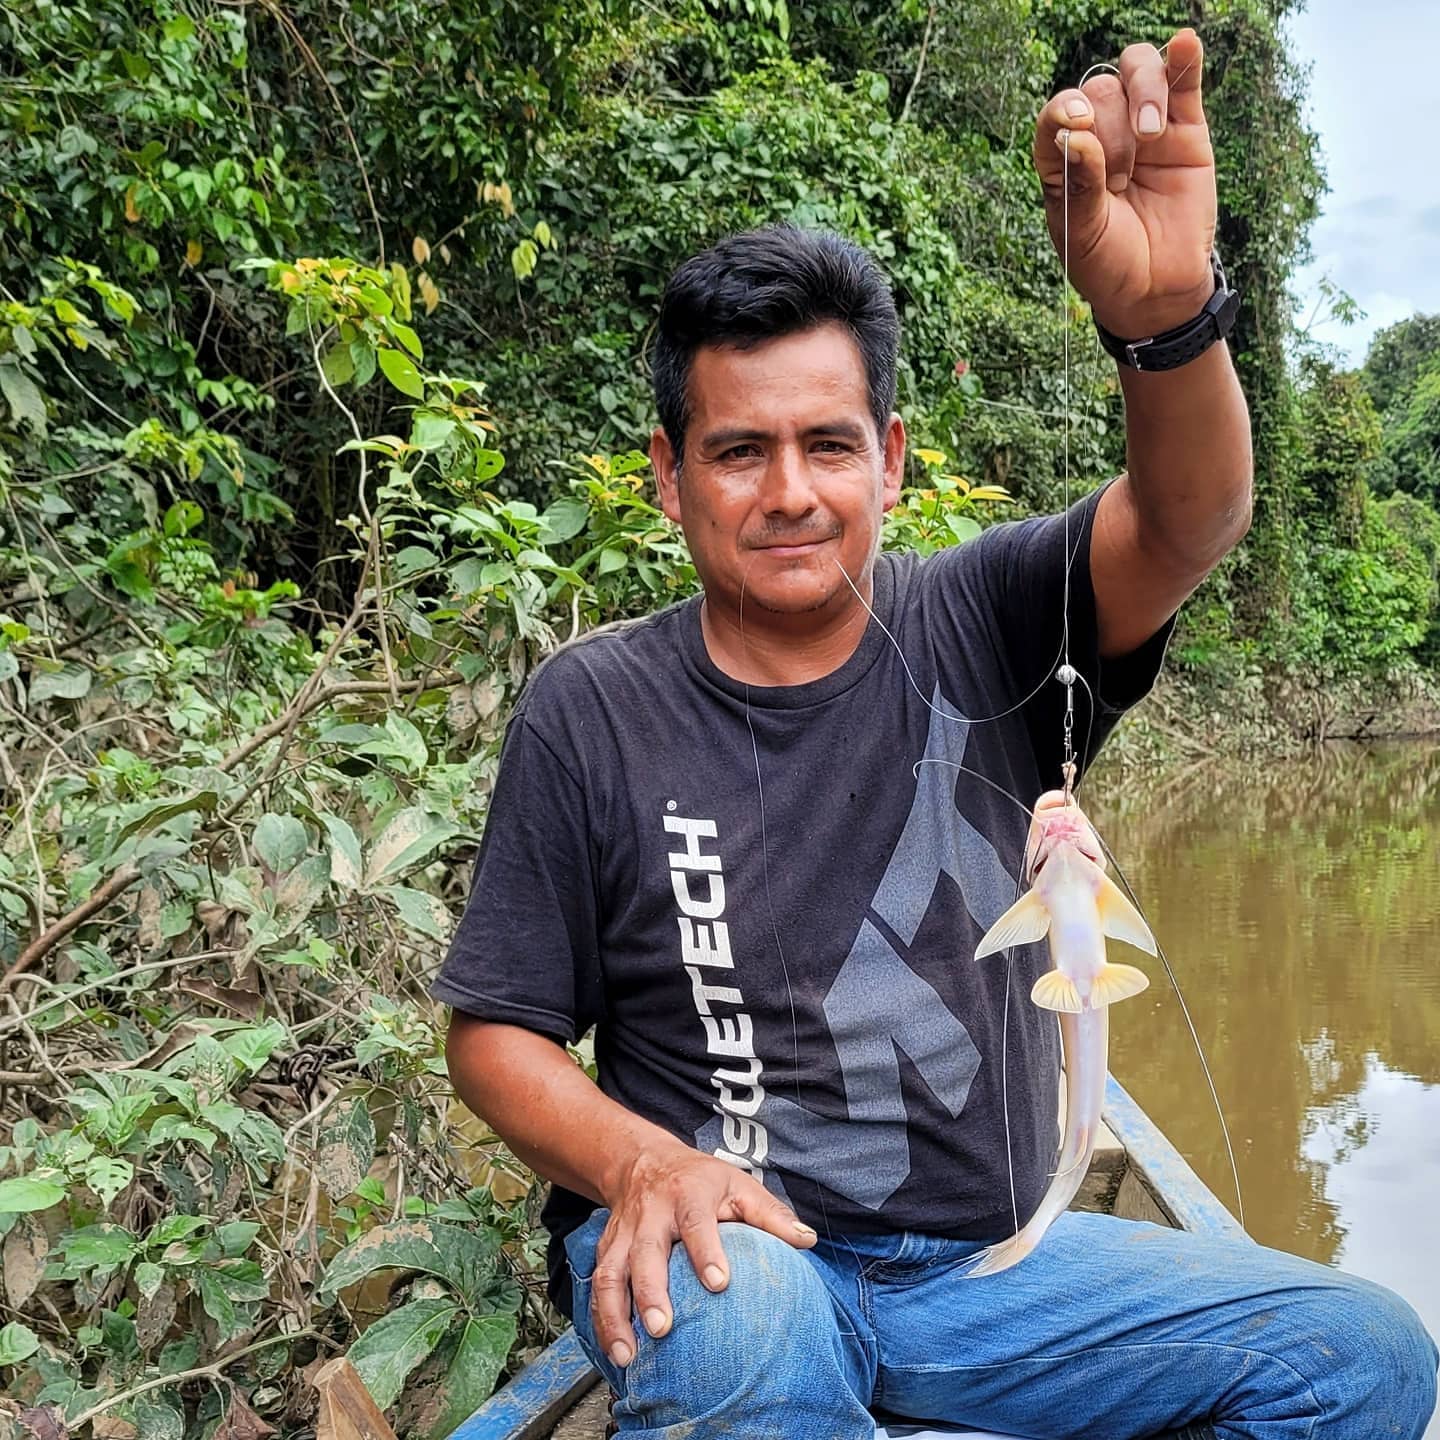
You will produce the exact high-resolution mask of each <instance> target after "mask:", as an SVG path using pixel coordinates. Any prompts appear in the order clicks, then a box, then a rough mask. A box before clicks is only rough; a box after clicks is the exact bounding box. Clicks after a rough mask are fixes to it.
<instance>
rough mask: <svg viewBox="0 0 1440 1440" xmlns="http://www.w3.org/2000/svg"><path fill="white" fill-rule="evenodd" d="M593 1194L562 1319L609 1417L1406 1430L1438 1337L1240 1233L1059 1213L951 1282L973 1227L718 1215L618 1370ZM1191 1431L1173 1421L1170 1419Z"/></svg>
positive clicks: (1426, 1385) (602, 1218)
mask: <svg viewBox="0 0 1440 1440" xmlns="http://www.w3.org/2000/svg"><path fill="white" fill-rule="evenodd" d="M608 1218H609V1212H608V1211H605V1210H600V1211H597V1212H596V1213H595V1214H594V1215H593V1216H591V1218H590V1219H589V1221H588V1222H587V1223H586V1224H585V1225H584V1226H582V1227H581V1228H580V1229H579V1230H577V1231H575V1233H574V1234H572V1235H571V1236H570V1237H569V1238H568V1240H567V1243H566V1248H567V1251H568V1254H569V1257H570V1268H571V1274H572V1277H573V1282H574V1297H575V1326H576V1330H577V1332H578V1333H579V1336H580V1340H581V1343H582V1344H583V1345H584V1347H585V1349H586V1351H587V1353H588V1354H589V1356H590V1358H591V1360H592V1361H593V1362H594V1364H595V1366H596V1368H597V1369H598V1370H599V1371H600V1372H601V1374H602V1375H604V1377H605V1379H606V1380H608V1381H609V1383H610V1386H611V1388H612V1389H613V1390H614V1391H615V1393H616V1395H617V1396H618V1397H619V1398H618V1403H617V1404H616V1406H615V1418H616V1420H617V1422H618V1424H619V1428H620V1432H621V1434H622V1435H646V1436H652V1437H660V1440H708V1437H711V1436H721V1435H725V1436H734V1437H737V1440H772V1437H773V1440H873V1437H874V1434H875V1420H874V1418H873V1416H872V1415H871V1411H872V1410H874V1411H877V1412H883V1413H885V1414H889V1415H894V1416H903V1417H908V1418H911V1419H914V1420H931V1421H936V1422H940V1423H943V1424H950V1425H964V1426H974V1427H975V1428H977V1429H986V1430H997V1431H1000V1432H1002V1433H1004V1434H1012V1435H1018V1436H1031V1437H1043V1440H1065V1437H1072V1436H1073V1437H1075V1440H1082V1437H1083V1440H1143V1437H1149V1436H1155V1435H1158V1434H1160V1433H1162V1432H1185V1433H1189V1434H1196V1435H1210V1434H1213V1435H1214V1436H1216V1437H1217V1440H1310V1437H1312V1436H1313V1437H1316V1440H1322V1437H1323V1440H1381V1437H1384V1440H1420V1437H1421V1436H1422V1434H1423V1432H1424V1430H1425V1425H1426V1422H1427V1421H1428V1420H1429V1418H1430V1415H1431V1412H1432V1411H1433V1409H1434V1407H1435V1369H1436V1350H1435V1346H1434V1344H1433V1342H1432V1341H1431V1339H1430V1337H1429V1335H1428V1334H1426V1332H1425V1329H1424V1327H1423V1326H1422V1325H1421V1323H1420V1321H1419V1319H1418V1318H1417V1316H1416V1315H1415V1313H1414V1311H1412V1310H1411V1309H1410V1307H1409V1306H1408V1305H1406V1304H1405V1302H1404V1301H1403V1300H1401V1299H1400V1298H1399V1297H1398V1296H1396V1295H1394V1294H1392V1293H1391V1292H1390V1291H1388V1290H1385V1289H1383V1288H1382V1287H1381V1286H1379V1285H1374V1284H1371V1283H1370V1282H1369V1281H1366V1280H1359V1279H1356V1278H1354V1277H1353V1276H1349V1275H1345V1274H1342V1273H1341V1272H1340V1271H1337V1270H1331V1269H1327V1268H1326V1267H1325V1266H1322V1265H1316V1264H1312V1263H1311V1262H1310V1261H1307V1260H1299V1259H1297V1258H1295V1257H1294V1256H1291V1255H1286V1254H1283V1253H1281V1252H1280V1251H1277V1250H1267V1249H1264V1248H1263V1247H1261V1246H1258V1245H1253V1244H1251V1243H1250V1242H1248V1241H1245V1240H1229V1239H1221V1238H1217V1237H1212V1236H1204V1235H1189V1234H1185V1233H1183V1232H1180V1231H1175V1230H1165V1229H1161V1228H1160V1227H1158V1226H1155V1225H1146V1224H1141V1223H1139V1222H1137V1221H1132V1220H1117V1219H1114V1218H1113V1217H1111V1216H1108V1215H1090V1214H1077V1213H1073V1212H1072V1213H1068V1214H1066V1215H1064V1216H1062V1217H1061V1218H1060V1219H1059V1220H1058V1221H1057V1222H1056V1223H1055V1225H1054V1226H1053V1227H1052V1228H1051V1230H1050V1233H1049V1234H1048V1235H1047V1236H1046V1237H1045V1241H1044V1243H1043V1244H1042V1245H1041V1246H1040V1248H1039V1249H1038V1250H1037V1251H1036V1252H1035V1254H1034V1255H1032V1256H1031V1257H1030V1258H1029V1259H1027V1260H1025V1261H1023V1262H1022V1263H1021V1264H1020V1265H1018V1266H1016V1267H1015V1268H1014V1269H1011V1270H1007V1271H1005V1272H1003V1273H1002V1274H999V1275H993V1276H986V1277H984V1278H982V1279H978V1280H966V1279H964V1278H962V1275H961V1273H960V1272H961V1270H962V1269H963V1262H964V1260H965V1258H966V1257H967V1256H968V1255H970V1254H972V1253H973V1252H974V1251H975V1249H976V1248H977V1246H976V1244H974V1243H972V1242H968V1241H955V1240H938V1239H932V1238H930V1237H927V1236H924V1235H916V1234H906V1235H884V1236H874V1235H869V1236H850V1237H848V1238H846V1237H836V1238H835V1239H833V1240H826V1239H825V1238H824V1237H822V1238H821V1240H820V1242H819V1243H818V1244H817V1245H816V1246H815V1248H814V1249H813V1250H810V1251H803V1250H795V1249H792V1248H791V1247H790V1246H789V1245H787V1244H785V1243H784V1241H781V1240H777V1239H775V1238H774V1237H773V1236H770V1235H767V1234H766V1233H765V1232H763V1231H761V1230H756V1229H753V1228H751V1227H750V1226H747V1225H735V1224H726V1225H722V1226H721V1227H720V1231H721V1236H722V1239H723V1242H724V1245H725V1253H726V1254H727V1256H728V1257H729V1260H730V1274H731V1279H730V1285H729V1288H728V1289H726V1290H724V1291H722V1292H721V1293H719V1294H712V1293H710V1292H709V1291H707V1290H706V1289H705V1288H704V1286H702V1285H701V1284H700V1281H699V1280H698V1279H697V1278H696V1276H695V1273H694V1270H693V1269H692V1268H691V1265H690V1260H689V1257H688V1256H687V1255H686V1253H685V1250H684V1248H683V1246H676V1248H675V1250H674V1251H673V1253H672V1255H671V1259H670V1296H671V1304H672V1306H673V1309H674V1315H675V1320H674V1324H673V1325H672V1327H671V1330H670V1333H669V1334H667V1335H665V1336H662V1337H661V1338H660V1339H658V1340H656V1339H652V1338H651V1336H650V1335H649V1334H648V1333H647V1332H646V1330H645V1328H644V1327H643V1326H642V1325H641V1324H640V1322H639V1320H638V1319H637V1320H636V1321H635V1341H636V1352H635V1358H634V1360H633V1361H632V1362H631V1363H630V1365H629V1366H628V1367H627V1368H626V1369H625V1370H618V1369H616V1367H615V1366H614V1365H612V1364H611V1363H610V1360H609V1359H608V1358H607V1357H606V1356H605V1355H603V1354H601V1353H600V1352H599V1348H598V1346H597V1345H596V1344H595V1337H594V1333H593V1331H592V1329H591V1322H590V1279H591V1275H592V1272H593V1270H594V1267H595V1247H596V1244H597V1242H598V1241H599V1239H600V1232H601V1231H602V1230H603V1229H604V1226H605V1222H606V1220H607V1219H608ZM1192 1426H1193V1427H1195V1429H1193V1430H1188V1431H1187V1427H1192Z"/></svg>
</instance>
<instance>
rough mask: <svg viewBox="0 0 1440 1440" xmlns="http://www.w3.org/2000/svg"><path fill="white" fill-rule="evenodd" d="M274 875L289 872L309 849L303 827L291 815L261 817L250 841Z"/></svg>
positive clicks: (307, 838)
mask: <svg viewBox="0 0 1440 1440" xmlns="http://www.w3.org/2000/svg"><path fill="white" fill-rule="evenodd" d="M251 843H252V844H253V845H254V847H255V853H256V854H257V855H258V856H259V857H260V858H261V859H262V860H263V861H264V862H265V864H266V865H267V866H269V868H270V869H271V871H273V872H274V873H275V874H277V875H279V874H283V873H284V872H285V871H287V870H289V869H290V868H291V866H293V865H294V864H295V863H296V862H297V861H298V860H299V859H300V857H301V856H302V855H303V854H304V853H305V851H306V850H307V849H308V848H309V843H310V842H309V837H308V836H307V835H306V834H305V827H304V825H302V824H301V823H300V821H298V820H297V819H296V818H295V817H294V816H293V815H262V816H261V817H260V823H259V824H258V825H256V827H255V834H254V837H253V839H252V841H251Z"/></svg>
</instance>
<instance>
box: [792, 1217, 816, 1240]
mask: <svg viewBox="0 0 1440 1440" xmlns="http://www.w3.org/2000/svg"><path fill="white" fill-rule="evenodd" d="M795 1233H796V1234H797V1235H803V1236H804V1237H805V1238H806V1239H807V1240H808V1239H810V1238H811V1237H812V1236H813V1235H814V1234H815V1231H814V1230H813V1229H812V1228H811V1227H810V1226H809V1225H807V1224H806V1223H805V1222H804V1221H803V1220H797V1221H796V1222H795Z"/></svg>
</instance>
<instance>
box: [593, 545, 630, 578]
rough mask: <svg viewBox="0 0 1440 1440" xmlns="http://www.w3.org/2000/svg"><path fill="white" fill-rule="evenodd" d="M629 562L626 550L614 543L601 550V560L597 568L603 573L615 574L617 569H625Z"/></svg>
mask: <svg viewBox="0 0 1440 1440" xmlns="http://www.w3.org/2000/svg"><path fill="white" fill-rule="evenodd" d="M627 563H628V561H627V557H626V555H625V552H624V551H623V550H618V549H616V548H615V547H614V546H613V545H612V546H610V547H609V548H608V549H605V550H602V551H601V552H600V560H599V563H598V564H597V565H596V566H595V568H596V570H597V571H598V572H599V573H600V574H601V575H613V574H614V573H615V572H616V571H617V570H623V569H624V568H625V566H626V564H627Z"/></svg>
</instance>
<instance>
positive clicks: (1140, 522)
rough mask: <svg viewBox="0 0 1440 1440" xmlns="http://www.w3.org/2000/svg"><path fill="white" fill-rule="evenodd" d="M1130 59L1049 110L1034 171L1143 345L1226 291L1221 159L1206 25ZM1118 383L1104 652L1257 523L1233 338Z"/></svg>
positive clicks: (1098, 554)
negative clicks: (1119, 447) (1219, 254)
mask: <svg viewBox="0 0 1440 1440" xmlns="http://www.w3.org/2000/svg"><path fill="white" fill-rule="evenodd" d="M1119 68H1120V74H1119V75H1118V76H1116V75H1111V74H1102V75H1097V76H1095V77H1094V78H1093V79H1091V80H1089V81H1087V82H1086V84H1085V86H1084V89H1083V90H1066V91H1063V92H1062V93H1061V94H1059V95H1057V96H1055V97H1054V99H1052V100H1051V101H1050V103H1049V104H1048V105H1046V107H1045V109H1044V110H1043V111H1042V112H1041V115H1040V121H1039V124H1038V125H1037V127H1036V136H1035V165H1036V169H1037V170H1038V172H1039V174H1040V178H1041V181H1042V183H1043V185H1044V189H1045V208H1046V215H1047V218H1048V220H1049V224H1050V233H1051V236H1052V238H1053V239H1054V241H1055V245H1056V248H1057V250H1060V251H1061V252H1062V253H1064V252H1065V251H1067V250H1068V255H1069V262H1070V278H1071V280H1072V281H1073V283H1074V284H1075V287H1076V288H1077V289H1078V290H1079V291H1080V293H1081V294H1082V295H1084V296H1085V298H1086V299H1087V300H1089V302H1090V305H1091V308H1092V310H1093V312H1094V315H1095V318H1096V320H1097V321H1098V322H1099V323H1100V324H1101V325H1103V326H1104V328H1105V329H1106V330H1108V331H1110V332H1111V333H1112V334H1114V335H1118V336H1121V337H1124V338H1126V339H1141V338H1143V337H1147V336H1155V335H1160V334H1162V333H1163V332H1165V331H1167V330H1170V329H1173V328H1174V327H1176V326H1178V325H1182V324H1184V323H1185V322H1186V321H1188V320H1190V319H1192V318H1193V317H1194V316H1196V315H1198V314H1199V313H1200V311H1201V310H1202V309H1203V308H1204V306H1205V304H1206V302H1207V301H1208V300H1209V299H1210V297H1211V295H1212V294H1213V293H1214V280H1213V277H1212V274H1211V268H1210V250H1211V246H1212V245H1213V243H1214V237H1215V159H1214V153H1213V151H1212V149H1211V146H1210V134H1209V130H1208V127H1207V126H1206V123H1205V111H1204V105H1203V102H1202V99H1201V73H1202V68H1203V52H1202V49H1201V45H1200V40H1199V37H1198V36H1197V35H1196V34H1195V33H1194V31H1192V30H1182V31H1180V32H1179V33H1178V34H1177V35H1176V36H1175V37H1174V39H1173V40H1172V41H1171V42H1170V44H1169V46H1168V47H1167V53H1166V55H1165V56H1164V57H1162V56H1161V54H1160V52H1159V51H1158V50H1156V49H1155V47H1154V46H1151V45H1132V46H1131V47H1130V48H1129V49H1127V50H1126V51H1125V53H1124V55H1123V56H1122V57H1121V61H1120V67H1119ZM1067 152H1068V178H1069V197H1068V205H1067V202H1066V195H1065V185H1064V181H1065V178H1066V174H1067ZM1067 212H1068V232H1069V233H1068V241H1067V238H1066V229H1067ZM1120 377H1121V379H1120V383H1121V387H1122V389H1123V391H1124V396H1125V429H1126V449H1127V457H1128V471H1127V473H1126V474H1125V475H1123V476H1121V478H1120V480H1119V481H1118V483H1116V484H1115V485H1112V486H1111V487H1110V489H1109V490H1108V491H1107V492H1106V494H1105V495H1104V497H1103V499H1102V500H1101V503H1100V507H1099V509H1098V511H1097V512H1096V516H1095V531H1094V537H1093V541H1092V545H1091V552H1090V567H1091V577H1092V581H1093V584H1094V589H1095V604H1096V612H1097V622H1098V625H1099V632H1100V651H1101V654H1102V655H1103V656H1106V657H1113V656H1117V655H1123V654H1126V653H1128V652H1129V651H1131V650H1133V649H1135V648H1136V647H1137V646H1138V645H1140V644H1141V643H1143V642H1144V641H1145V640H1146V639H1148V638H1149V637H1150V636H1151V635H1153V634H1154V633H1155V631H1156V630H1158V629H1159V628H1160V626H1161V625H1163V624H1164V622H1165V621H1166V620H1167V619H1169V617H1170V616H1171V615H1172V614H1173V613H1174V612H1175V610H1176V609H1178V608H1179V606H1180V604H1181V602H1182V601H1183V600H1184V599H1185V598H1186V597H1187V596H1188V595H1189V594H1190V593H1191V592H1192V591H1193V590H1194V589H1195V587H1196V586H1197V585H1199V584H1200V582H1201V581H1202V580H1203V579H1204V578H1205V576H1206V575H1208V574H1209V573H1210V571H1211V570H1212V569H1214V567H1215V566H1216V565H1217V564H1218V563H1219V562H1220V560H1221V559H1222V558H1223V556H1224V555H1225V554H1226V552H1227V551H1229V550H1230V549H1231V548H1232V547H1233V546H1234V545H1235V544H1237V543H1238V541H1239V540H1240V538H1241V537H1242V536H1243V535H1244V534H1245V532H1246V530H1247V529H1248V528H1249V523H1250V488H1251V468H1252V467H1251V453H1250V421H1249V415H1248V412H1247V410H1246V407H1245V397H1244V396H1243V394H1242V393H1241V390H1240V385H1239V382H1238V380H1237V379H1236V376H1235V371H1234V367H1233V366H1232V365H1231V363H1230V356H1229V352H1228V350H1227V348H1226V346H1225V345H1224V344H1223V343H1222V344H1216V345H1213V346H1212V347H1211V348H1210V349H1209V350H1207V351H1206V352H1205V353H1204V354H1203V355H1202V356H1200V358H1198V359H1196V360H1192V361H1190V362H1189V363H1188V364H1185V365H1182V366H1180V367H1179V368H1178V369H1175V370H1171V371H1168V372H1165V373H1158V374H1150V373H1140V372H1137V371H1135V370H1133V369H1129V368H1127V367H1125V366H1121V369H1120Z"/></svg>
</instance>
